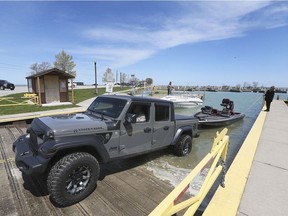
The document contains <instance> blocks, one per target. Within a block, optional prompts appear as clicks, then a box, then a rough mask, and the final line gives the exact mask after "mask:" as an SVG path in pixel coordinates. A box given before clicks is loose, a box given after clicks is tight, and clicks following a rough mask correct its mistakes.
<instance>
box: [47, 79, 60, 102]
mask: <svg viewBox="0 0 288 216" xmlns="http://www.w3.org/2000/svg"><path fill="white" fill-rule="evenodd" d="M44 82H45V96H46V103H52V102H60V89H59V79H58V76H49V75H48V76H45V77H44Z"/></svg>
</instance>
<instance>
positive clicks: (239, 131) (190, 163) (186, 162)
mask: <svg viewBox="0 0 288 216" xmlns="http://www.w3.org/2000/svg"><path fill="white" fill-rule="evenodd" d="M193 93H194V94H198V92H193ZM200 93H201V92H200ZM201 94H204V93H203V92H202V93H201ZM277 95H279V98H280V100H286V99H287V94H284V93H281V94H275V99H276V97H277ZM204 96H205V99H204V105H208V106H212V107H213V108H216V109H222V107H221V106H220V104H221V102H222V99H223V98H229V99H230V100H232V101H234V107H235V108H234V111H235V112H241V113H245V118H244V119H243V120H240V121H238V122H235V123H233V124H231V125H228V126H226V127H227V128H228V135H229V141H230V142H229V150H228V155H227V160H226V164H227V167H229V166H230V164H231V162H232V161H233V159H234V157H235V155H236V154H237V152H238V150H239V149H240V147H241V145H242V143H243V141H244V140H245V138H246V136H247V134H248V132H249V131H250V129H251V127H252V126H253V124H254V122H255V120H256V118H257V116H258V114H259V112H260V111H261V110H262V108H263V93H253V92H241V93H234V92H205V94H204ZM272 103H273V102H272ZM272 109H273V108H272ZM199 110H200V108H198V109H177V110H176V113H179V114H180V113H181V114H185V115H193V114H194V113H195V112H197V111H199ZM223 128H225V127H217V128H207V129H200V130H199V132H200V137H198V138H193V141H192V152H191V154H190V155H189V156H187V157H176V156H173V155H172V154H171V153H170V152H167V154H164V155H163V152H161V153H159V155H157V157H155V156H154V157H153V160H151V161H149V162H148V163H147V164H146V166H147V169H148V170H150V171H152V172H153V173H154V175H155V176H157V177H158V178H160V179H162V180H167V181H169V182H170V183H171V184H172V185H174V186H176V185H178V184H179V182H180V181H181V180H182V179H183V178H184V177H186V176H187V174H188V173H190V172H191V170H192V169H193V168H194V167H195V166H196V165H197V164H198V163H199V162H200V161H201V160H202V159H203V158H204V157H205V156H206V155H207V153H208V152H209V151H210V150H211V147H212V143H213V138H214V136H215V134H216V132H217V131H219V132H220V131H221V130H222V129H223ZM156 154H157V153H156ZM217 186H218V185H215V186H214V187H213V188H214V189H213V188H212V190H211V191H212V192H211V193H209V194H208V196H207V199H205V200H204V202H203V205H202V209H203V208H205V206H206V205H207V203H208V202H209V200H210V199H211V197H212V195H213V194H214V192H215V189H216V188H217ZM213 190H214V191H213Z"/></svg>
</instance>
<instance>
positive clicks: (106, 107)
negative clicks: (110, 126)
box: [88, 97, 127, 118]
mask: <svg viewBox="0 0 288 216" xmlns="http://www.w3.org/2000/svg"><path fill="white" fill-rule="evenodd" d="M126 102H127V101H126V100H123V99H115V98H106V97H97V98H96V99H95V100H94V101H93V102H92V104H91V105H90V106H89V107H88V111H90V112H92V113H95V114H100V115H105V116H108V117H111V118H118V117H119V115H120V113H121V112H122V110H123V108H124V106H125V104H126Z"/></svg>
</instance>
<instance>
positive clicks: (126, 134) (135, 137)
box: [119, 102, 153, 155]
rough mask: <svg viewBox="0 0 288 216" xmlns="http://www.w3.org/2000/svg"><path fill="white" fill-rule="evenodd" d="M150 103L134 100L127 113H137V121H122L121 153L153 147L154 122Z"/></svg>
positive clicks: (126, 153) (128, 153) (132, 152)
mask: <svg viewBox="0 0 288 216" xmlns="http://www.w3.org/2000/svg"><path fill="white" fill-rule="evenodd" d="M150 109H151V104H150V103H136V102H133V103H132V104H131V106H130V108H129V109H128V111H127V114H128V113H130V114H135V115H136V122H134V123H122V124H121V127H120V144H119V153H120V155H131V154H137V153H142V152H145V151H148V150H150V149H151V140H152V133H153V131H152V129H153V128H152V122H151V118H150V114H151V112H150Z"/></svg>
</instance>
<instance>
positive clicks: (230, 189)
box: [203, 112, 266, 216]
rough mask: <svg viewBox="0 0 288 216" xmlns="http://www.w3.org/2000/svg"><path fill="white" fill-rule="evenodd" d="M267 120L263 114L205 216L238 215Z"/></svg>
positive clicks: (248, 136) (264, 113)
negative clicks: (223, 186)
mask: <svg viewBox="0 0 288 216" xmlns="http://www.w3.org/2000/svg"><path fill="white" fill-rule="evenodd" d="M265 118H266V112H261V113H260V114H259V116H258V118H257V119H256V121H255V123H254V125H253V127H252V129H251V130H250V132H249V134H248V135H247V137H246V139H245V141H244V143H243V145H242V147H241V148H240V150H239V152H238V154H237V155H236V157H235V159H234V160H233V163H232V164H231V166H230V168H229V170H228V172H227V174H226V176H225V188H222V187H220V186H219V187H218V189H217V191H216V193H215V194H214V196H213V198H212V199H211V201H210V203H209V205H208V206H207V208H206V210H205V212H204V214H203V216H212V215H213V216H223V215H225V216H232V215H233V216H234V215H237V211H238V208H239V205H240V201H241V198H242V195H243V193H244V189H245V185H246V182H247V179H248V176H249V172H250V169H251V165H252V162H253V158H254V155H255V152H256V148H257V145H258V142H259V139H260V135H261V132H262V129H263V125H264V121H265Z"/></svg>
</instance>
